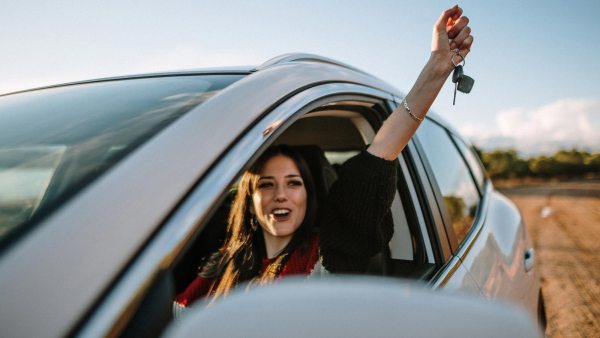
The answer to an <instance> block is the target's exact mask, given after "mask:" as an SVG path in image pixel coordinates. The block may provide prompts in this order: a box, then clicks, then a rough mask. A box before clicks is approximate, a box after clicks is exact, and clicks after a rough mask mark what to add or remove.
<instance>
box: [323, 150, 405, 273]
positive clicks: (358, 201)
mask: <svg viewBox="0 0 600 338" xmlns="http://www.w3.org/2000/svg"><path fill="white" fill-rule="evenodd" d="M396 162H397V161H396V160H393V161H387V160H385V159H382V158H380V157H377V156H375V155H372V154H370V153H369V152H367V151H366V150H365V151H362V152H361V153H359V154H358V155H356V156H354V157H352V158H351V159H349V160H348V161H346V162H345V163H344V164H343V165H342V167H341V169H340V172H339V178H338V180H337V181H336V182H335V183H334V184H333V186H332V187H331V189H330V191H329V194H328V197H327V201H326V203H325V205H324V207H325V210H324V211H323V219H322V222H321V224H320V228H321V230H320V231H321V254H322V256H323V265H324V266H325V268H327V270H329V271H331V272H337V273H362V272H364V271H365V270H366V268H367V265H368V264H369V260H370V258H371V257H372V256H374V255H375V254H377V253H378V252H380V251H381V250H382V249H383V248H384V246H385V245H387V244H388V243H389V241H390V239H391V238H392V235H393V231H394V230H393V223H392V217H391V212H390V207H391V205H392V201H393V199H394V195H395V191H396V187H397V180H398V177H397V175H398V173H397V165H396Z"/></svg>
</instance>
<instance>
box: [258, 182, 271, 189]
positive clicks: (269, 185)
mask: <svg viewBox="0 0 600 338" xmlns="http://www.w3.org/2000/svg"><path fill="white" fill-rule="evenodd" d="M272 186H273V183H271V182H262V183H259V184H258V189H265V188H270V187H272Z"/></svg>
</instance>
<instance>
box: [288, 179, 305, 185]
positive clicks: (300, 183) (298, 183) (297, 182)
mask: <svg viewBox="0 0 600 338" xmlns="http://www.w3.org/2000/svg"><path fill="white" fill-rule="evenodd" d="M288 184H289V185H291V186H296V187H299V186H302V181H297V180H293V181H290V182H289V183H288Z"/></svg>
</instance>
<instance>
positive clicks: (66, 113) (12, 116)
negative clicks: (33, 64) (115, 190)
mask: <svg viewBox="0 0 600 338" xmlns="http://www.w3.org/2000/svg"><path fill="white" fill-rule="evenodd" d="M240 78H241V76H240V75H210V76H209V75H204V76H171V77H153V78H138V79H127V80H114V81H105V82H95V83H88V84H79V85H70V86H64V87H56V88H49V89H42V90H36V91H31V92H24V93H17V94H11V95H6V96H2V97H0V240H2V239H3V238H4V237H6V235H7V234H8V233H9V232H11V230H14V229H17V228H26V227H25V226H23V227H21V225H24V224H27V223H33V222H35V221H36V220H39V219H40V218H41V217H43V216H44V215H46V214H48V213H49V212H50V211H51V210H53V209H55V208H56V207H57V206H59V205H61V204H62V203H64V202H65V201H66V200H67V199H68V198H70V197H72V196H73V195H74V194H75V193H76V192H77V191H79V190H81V189H82V188H83V187H85V186H86V185H87V184H89V183H90V182H91V181H93V180H94V179H95V178H97V177H98V176H100V175H101V174H102V173H103V172H105V171H106V170H108V169H109V168H110V167H112V166H113V165H114V164H115V163H117V162H118V161H119V160H120V159H122V158H124V156H125V155H126V154H128V153H130V152H131V151H132V150H133V149H135V148H136V147H137V146H139V145H140V144H142V143H143V142H145V141H146V140H148V139H150V138H151V137H152V136H153V135H155V134H156V133H157V132H158V131H160V130H161V129H163V128H165V127H166V126H167V125H169V124H170V123H171V122H173V121H174V120H176V119H177V118H179V117H180V116H182V115H183V114H185V113H186V112H188V111H189V110H191V109H192V108H194V107H196V106H198V105H199V104H201V103H203V102H204V101H205V100H207V99H208V98H210V97H211V96H212V95H214V94H215V93H216V92H218V91H219V90H220V89H222V88H224V87H225V86H227V85H229V84H231V83H232V82H234V81H236V80H238V79H240Z"/></svg>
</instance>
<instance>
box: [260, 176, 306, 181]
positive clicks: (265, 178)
mask: <svg viewBox="0 0 600 338" xmlns="http://www.w3.org/2000/svg"><path fill="white" fill-rule="evenodd" d="M285 177H286V178H291V177H299V178H302V176H301V175H299V174H289V175H286V176H285ZM274 179H275V176H261V177H259V178H258V180H259V181H260V180H274Z"/></svg>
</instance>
